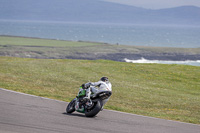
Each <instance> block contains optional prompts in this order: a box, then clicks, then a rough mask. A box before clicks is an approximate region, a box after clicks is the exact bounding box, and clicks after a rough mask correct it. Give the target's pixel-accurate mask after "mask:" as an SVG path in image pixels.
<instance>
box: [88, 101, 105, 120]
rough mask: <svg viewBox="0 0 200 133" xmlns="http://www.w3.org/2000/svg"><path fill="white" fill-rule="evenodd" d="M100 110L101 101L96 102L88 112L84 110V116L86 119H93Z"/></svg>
mask: <svg viewBox="0 0 200 133" xmlns="http://www.w3.org/2000/svg"><path fill="white" fill-rule="evenodd" d="M101 108H102V101H101V100H98V101H97V102H96V103H95V104H94V107H93V108H92V109H90V110H88V109H85V116H86V117H94V116H95V115H97V114H98V113H99V111H100V110H101Z"/></svg>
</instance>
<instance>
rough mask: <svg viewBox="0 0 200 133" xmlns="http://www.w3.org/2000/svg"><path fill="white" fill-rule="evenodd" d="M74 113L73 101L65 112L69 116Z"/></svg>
mask: <svg viewBox="0 0 200 133" xmlns="http://www.w3.org/2000/svg"><path fill="white" fill-rule="evenodd" d="M74 111H75V99H74V100H72V101H71V102H70V103H69V104H68V105H67V108H66V112H67V113H68V114H71V113H73V112H74Z"/></svg>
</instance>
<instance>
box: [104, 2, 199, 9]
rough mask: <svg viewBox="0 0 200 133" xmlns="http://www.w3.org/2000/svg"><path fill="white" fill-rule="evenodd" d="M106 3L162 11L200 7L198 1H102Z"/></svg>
mask: <svg viewBox="0 0 200 133" xmlns="http://www.w3.org/2000/svg"><path fill="white" fill-rule="evenodd" d="M102 1H108V2H115V3H121V4H126V5H133V6H137V7H143V8H147V9H162V8H171V7H178V6H184V5H193V6H198V7H200V0H102Z"/></svg>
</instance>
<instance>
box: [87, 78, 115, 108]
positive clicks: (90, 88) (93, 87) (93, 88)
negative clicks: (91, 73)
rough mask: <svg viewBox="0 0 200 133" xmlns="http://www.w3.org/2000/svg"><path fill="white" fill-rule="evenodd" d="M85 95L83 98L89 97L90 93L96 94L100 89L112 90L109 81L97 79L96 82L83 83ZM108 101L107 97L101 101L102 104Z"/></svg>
mask: <svg viewBox="0 0 200 133" xmlns="http://www.w3.org/2000/svg"><path fill="white" fill-rule="evenodd" d="M85 87H86V88H87V89H86V97H84V99H90V95H91V93H92V94H96V93H98V92H101V91H112V85H111V83H110V82H109V81H105V82H104V81H101V80H100V81H98V82H88V83H86V84H85ZM107 101H108V99H106V100H104V101H103V105H104V104H105V103H106V102H107Z"/></svg>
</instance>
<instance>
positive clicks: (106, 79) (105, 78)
mask: <svg viewBox="0 0 200 133" xmlns="http://www.w3.org/2000/svg"><path fill="white" fill-rule="evenodd" d="M100 80H101V81H103V82H106V81H108V78H107V77H102V78H101V79H100Z"/></svg>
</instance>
